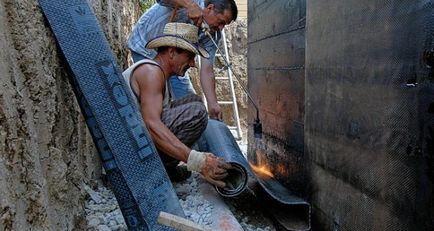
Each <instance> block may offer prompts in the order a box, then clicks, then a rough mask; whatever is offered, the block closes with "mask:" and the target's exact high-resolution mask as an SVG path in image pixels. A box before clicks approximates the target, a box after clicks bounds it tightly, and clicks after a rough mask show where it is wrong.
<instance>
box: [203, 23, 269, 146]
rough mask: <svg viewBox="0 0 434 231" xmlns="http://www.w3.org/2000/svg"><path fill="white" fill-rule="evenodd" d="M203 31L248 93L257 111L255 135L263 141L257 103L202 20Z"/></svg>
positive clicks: (254, 125)
mask: <svg viewBox="0 0 434 231" xmlns="http://www.w3.org/2000/svg"><path fill="white" fill-rule="evenodd" d="M201 29H202V31H203V32H204V33H205V34H206V35H207V36H208V37H209V39H210V40H211V41H212V43H213V44H214V46H215V47H216V48H217V51H218V52H219V53H220V54H221V57H223V60H224V62H225V64H226V65H225V66H226V68H229V69H230V71H231V72H232V75H234V76H235V78H236V79H237V81H238V83H239V84H240V86H241V89H243V91H244V92H245V93H246V95H247V97H248V98H249V100H250V102H251V103H252V104H253V106H254V107H255V109H256V119H255V123H254V124H253V134H254V137H255V138H259V139H262V124H261V121H260V120H259V108H258V106H257V105H256V103H255V101H254V100H253V98H252V96H251V95H250V93H249V91H248V90H247V88H246V86H244V84H243V82H242V81H241V78H240V77H239V76H238V75H236V74H235V73H234V71H233V69H232V65H231V64H230V63H229V61H228V60H227V59H226V56H224V55H223V52H222V51H221V50H220V48H219V46H218V45H217V43H216V42H215V40H214V39H213V36H212V35H211V33H210V27H209V25H208V23H207V22H205V20H202V24H201Z"/></svg>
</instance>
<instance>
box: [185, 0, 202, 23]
mask: <svg viewBox="0 0 434 231" xmlns="http://www.w3.org/2000/svg"><path fill="white" fill-rule="evenodd" d="M186 9H187V14H188V17H189V18H190V19H191V20H193V22H194V25H196V26H198V27H200V26H201V24H202V20H203V18H202V9H201V8H200V7H199V5H197V4H196V3H195V2H194V1H192V3H190V4H188V5H187V7H186Z"/></svg>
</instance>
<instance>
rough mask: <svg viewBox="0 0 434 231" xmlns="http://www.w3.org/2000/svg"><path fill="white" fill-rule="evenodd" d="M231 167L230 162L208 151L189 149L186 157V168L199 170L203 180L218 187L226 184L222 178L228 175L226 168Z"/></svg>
mask: <svg viewBox="0 0 434 231" xmlns="http://www.w3.org/2000/svg"><path fill="white" fill-rule="evenodd" d="M231 168H232V166H231V165H230V164H228V163H226V162H225V161H223V160H222V159H221V158H217V157H216V156H215V155H214V154H212V153H209V152H198V151H196V150H191V152H190V155H189V156H188V159H187V169H188V170H190V171H196V172H199V173H200V174H202V176H203V177H204V178H205V180H207V181H208V182H209V183H211V184H213V185H215V186H217V187H220V188H224V187H225V186H226V184H225V182H224V181H222V179H224V178H225V177H227V176H228V172H227V170H228V169H231Z"/></svg>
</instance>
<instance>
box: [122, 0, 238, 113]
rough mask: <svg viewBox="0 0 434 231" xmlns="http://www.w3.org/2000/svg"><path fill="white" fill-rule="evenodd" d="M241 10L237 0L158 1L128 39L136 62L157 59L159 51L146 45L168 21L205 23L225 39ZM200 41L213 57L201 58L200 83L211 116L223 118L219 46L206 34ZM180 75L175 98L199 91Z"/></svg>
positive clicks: (174, 85)
mask: <svg viewBox="0 0 434 231" xmlns="http://www.w3.org/2000/svg"><path fill="white" fill-rule="evenodd" d="M237 14H238V9H237V6H236V4H235V1H234V0H157V3H156V4H154V5H153V6H152V7H151V8H150V9H149V10H148V11H146V12H145V13H144V14H143V15H142V17H141V18H140V19H139V21H138V22H137V24H136V25H135V27H134V29H133V31H132V32H131V35H130V37H129V39H128V48H129V49H130V51H131V54H132V57H133V61H134V62H137V61H139V60H141V59H144V58H153V57H154V56H155V55H156V52H155V51H154V50H152V49H147V48H146V47H145V46H144V45H145V44H146V43H147V42H148V41H149V40H150V39H151V38H154V37H156V36H157V35H159V34H161V32H162V31H163V28H164V25H166V23H168V22H171V21H174V22H184V23H194V24H196V25H198V26H201V25H202V22H206V23H207V24H208V25H209V28H210V33H211V34H212V35H213V36H214V37H215V39H216V42H217V43H218V41H219V40H220V39H221V37H222V35H221V30H222V29H223V27H224V26H225V25H227V24H229V23H231V22H232V21H235V19H236V18H237ZM199 44H201V46H202V47H203V48H205V49H206V50H207V51H208V53H209V54H210V58H209V59H206V58H201V60H200V61H201V70H200V82H201V86H202V90H203V92H204V94H205V97H206V99H207V105H208V113H209V116H210V118H213V119H221V118H222V114H221V111H222V110H221V107H220V105H219V104H218V103H217V97H216V93H215V77H214V71H213V65H214V56H215V52H216V48H215V46H214V44H213V43H212V41H211V40H210V39H209V37H207V36H206V35H205V33H203V32H202V31H201V32H200V34H199ZM181 76H183V75H178V77H177V78H171V79H170V82H171V87H172V89H173V93H174V97H181V96H183V95H185V94H187V93H195V91H194V89H193V86H192V84H191V82H190V78H189V77H188V75H185V76H183V77H181Z"/></svg>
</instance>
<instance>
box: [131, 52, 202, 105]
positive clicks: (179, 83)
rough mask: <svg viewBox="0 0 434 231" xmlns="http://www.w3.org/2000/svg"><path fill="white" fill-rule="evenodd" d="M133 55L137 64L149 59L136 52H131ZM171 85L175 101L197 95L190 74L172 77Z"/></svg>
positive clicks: (170, 79)
mask: <svg viewBox="0 0 434 231" xmlns="http://www.w3.org/2000/svg"><path fill="white" fill-rule="evenodd" d="M130 51H131V50H130ZM131 55H132V57H133V62H135V63H136V62H138V61H140V60H142V59H148V58H147V57H145V56H143V55H141V54H139V53H136V52H134V51H131ZM169 84H170V87H171V89H172V91H171V93H172V97H173V99H179V98H181V97H183V96H186V95H188V94H196V91H195V90H194V88H193V85H192V84H191V81H190V76H189V75H188V73H185V76H176V75H174V76H171V77H170V78H169Z"/></svg>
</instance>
